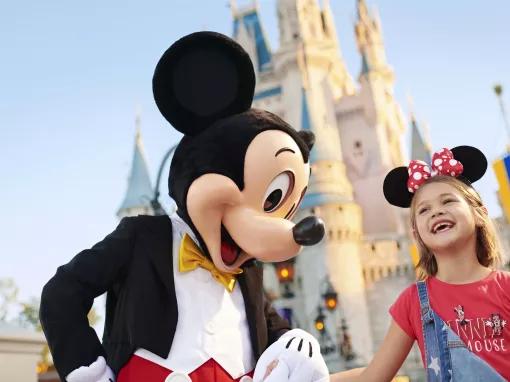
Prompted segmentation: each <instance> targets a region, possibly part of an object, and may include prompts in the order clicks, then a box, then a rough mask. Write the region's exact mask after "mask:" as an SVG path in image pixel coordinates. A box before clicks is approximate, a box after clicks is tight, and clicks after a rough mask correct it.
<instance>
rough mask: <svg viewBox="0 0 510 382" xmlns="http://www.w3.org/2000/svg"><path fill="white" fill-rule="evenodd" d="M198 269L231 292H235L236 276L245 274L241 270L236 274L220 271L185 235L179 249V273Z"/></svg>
mask: <svg viewBox="0 0 510 382" xmlns="http://www.w3.org/2000/svg"><path fill="white" fill-rule="evenodd" d="M197 267H201V268H204V269H206V270H208V271H209V272H211V275H212V276H213V277H214V278H215V279H216V281H218V282H219V283H220V284H222V285H223V286H224V287H225V288H226V289H227V290H228V291H229V292H232V291H233V290H234V286H235V285H236V275H238V274H240V273H243V271H242V270H241V269H238V270H237V271H236V272H235V273H234V274H232V273H227V272H221V271H220V270H218V269H217V268H216V267H215V266H214V263H213V262H212V261H211V260H209V259H208V258H207V257H205V256H204V255H203V254H202V251H201V250H200V248H199V247H198V245H196V244H195V242H194V241H193V240H192V239H191V237H189V235H188V234H185V235H184V237H183V239H182V241H181V247H180V249H179V272H189V271H192V270H194V269H196V268H197Z"/></svg>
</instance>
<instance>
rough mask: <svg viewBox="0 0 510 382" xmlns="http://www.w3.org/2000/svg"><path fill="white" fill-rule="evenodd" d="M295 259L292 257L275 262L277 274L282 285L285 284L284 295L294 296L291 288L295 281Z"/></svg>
mask: <svg viewBox="0 0 510 382" xmlns="http://www.w3.org/2000/svg"><path fill="white" fill-rule="evenodd" d="M295 261H296V260H295V259H294V258H292V259H290V260H287V261H282V262H280V263H276V264H275V268H276V276H277V277H278V281H279V282H280V284H281V285H283V297H284V298H291V297H294V292H293V291H292V290H291V289H290V284H291V283H292V282H293V281H294V263H295Z"/></svg>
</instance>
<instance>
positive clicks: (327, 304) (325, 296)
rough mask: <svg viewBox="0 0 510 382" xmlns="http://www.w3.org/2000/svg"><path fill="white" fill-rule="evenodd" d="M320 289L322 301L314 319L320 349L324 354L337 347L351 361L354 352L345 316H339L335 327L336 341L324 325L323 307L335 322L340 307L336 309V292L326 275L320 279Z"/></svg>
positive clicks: (354, 356)
mask: <svg viewBox="0 0 510 382" xmlns="http://www.w3.org/2000/svg"><path fill="white" fill-rule="evenodd" d="M320 290H322V291H324V292H321V298H322V303H321V304H319V306H318V307H317V317H316V318H315V320H314V326H315V329H316V330H317V331H318V332H319V334H320V336H321V342H322V345H321V351H322V352H323V353H324V354H325V355H326V354H329V353H332V352H334V351H335V350H336V349H338V352H339V353H340V355H341V356H342V357H343V358H344V359H345V361H347V362H349V361H352V360H354V359H355V358H356V354H355V353H354V350H353V348H352V341H351V336H350V334H349V332H348V327H347V322H346V320H345V318H344V317H342V318H341V320H340V326H339V327H338V328H337V341H336V343H335V342H334V341H333V340H332V339H331V336H330V335H329V333H328V330H327V327H326V315H325V314H324V308H325V309H326V310H327V311H328V312H329V313H330V314H331V315H333V318H334V320H335V322H338V321H337V318H338V317H339V316H338V314H339V313H341V312H340V309H338V293H337V292H336V291H335V289H334V288H333V285H332V284H331V282H330V281H329V279H328V278H327V276H326V277H325V278H324V279H323V280H322V282H321V285H320Z"/></svg>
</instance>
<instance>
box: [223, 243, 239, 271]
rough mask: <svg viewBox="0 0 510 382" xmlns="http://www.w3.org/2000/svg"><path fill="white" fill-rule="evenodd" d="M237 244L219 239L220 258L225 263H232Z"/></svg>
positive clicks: (235, 254) (234, 259)
mask: <svg viewBox="0 0 510 382" xmlns="http://www.w3.org/2000/svg"><path fill="white" fill-rule="evenodd" d="M237 256H238V249H237V246H235V245H232V244H230V243H227V242H225V241H221V259H222V260H223V262H224V263H225V264H226V265H232V264H234V262H235V261H236V260H237Z"/></svg>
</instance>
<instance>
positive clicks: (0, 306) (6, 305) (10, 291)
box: [0, 278, 19, 322]
mask: <svg viewBox="0 0 510 382" xmlns="http://www.w3.org/2000/svg"><path fill="white" fill-rule="evenodd" d="M18 292H19V290H18V287H17V286H16V283H15V282H14V280H13V279H10V278H8V279H0V322H7V321H8V316H9V313H12V311H13V309H14V308H15V307H16V305H17V302H18Z"/></svg>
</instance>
